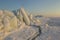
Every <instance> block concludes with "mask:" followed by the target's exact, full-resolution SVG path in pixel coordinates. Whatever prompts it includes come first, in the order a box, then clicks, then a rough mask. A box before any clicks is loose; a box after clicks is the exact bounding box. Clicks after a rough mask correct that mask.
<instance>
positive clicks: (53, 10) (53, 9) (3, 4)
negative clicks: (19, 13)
mask: <svg viewBox="0 0 60 40" xmlns="http://www.w3.org/2000/svg"><path fill="white" fill-rule="evenodd" d="M21 7H24V9H25V10H26V11H27V12H28V13H32V14H39V15H44V16H49V17H60V0H0V10H2V9H6V10H17V9H19V8H21Z"/></svg>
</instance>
